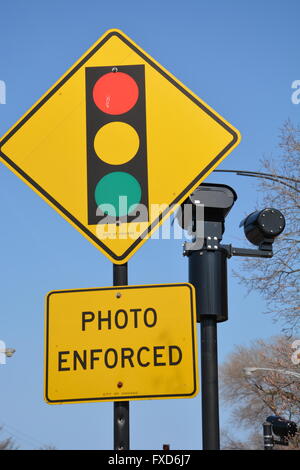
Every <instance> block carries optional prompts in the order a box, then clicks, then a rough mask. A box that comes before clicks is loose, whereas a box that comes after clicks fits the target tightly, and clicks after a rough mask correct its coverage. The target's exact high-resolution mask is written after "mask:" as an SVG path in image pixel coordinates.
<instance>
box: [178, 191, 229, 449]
mask: <svg viewBox="0 0 300 470" xmlns="http://www.w3.org/2000/svg"><path fill="white" fill-rule="evenodd" d="M236 199H237V196H236V193H235V192H234V190H233V189H232V188H230V187H229V186H226V185H208V184H202V185H201V186H200V187H199V188H197V189H196V191H194V193H193V194H192V195H191V196H190V197H189V198H188V199H187V200H186V201H185V202H184V204H183V205H182V211H181V213H180V217H177V218H178V221H179V224H180V225H181V226H182V227H183V228H185V229H187V230H190V231H191V232H192V233H193V234H194V239H193V242H192V243H186V244H185V245H184V255H185V256H188V260H189V282H190V283H191V284H193V285H194V287H195V289H196V307H197V308H196V309H197V322H199V323H200V329H201V390H202V441H203V450H218V449H220V429H219V395H218V393H219V392H218V346H217V323H218V322H223V321H226V320H227V319H228V307H227V257H228V252H227V250H226V249H225V248H224V247H222V246H221V245H220V242H221V240H222V236H223V232H224V221H225V217H226V215H227V214H228V212H229V211H230V209H231V207H232V206H233V204H234V201H235V200H236ZM191 204H193V210H192V211H189V213H188V214H187V212H188V211H187V210H186V209H187V207H188V206H186V205H189V206H191ZM201 207H202V210H201ZM197 208H199V209H200V210H197ZM203 209H204V214H203ZM203 215H204V217H203ZM203 219H204V220H203ZM197 224H198V226H197ZM199 227H200V229H199Z"/></svg>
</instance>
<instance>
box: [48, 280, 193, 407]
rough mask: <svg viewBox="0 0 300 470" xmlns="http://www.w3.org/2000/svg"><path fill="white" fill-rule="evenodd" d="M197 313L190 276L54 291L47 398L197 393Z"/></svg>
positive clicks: (50, 302)
mask: <svg viewBox="0 0 300 470" xmlns="http://www.w3.org/2000/svg"><path fill="white" fill-rule="evenodd" d="M170 305H171V306H172V308H170ZM195 315H196V314H195V293H194V287H193V286H192V285H191V284H160V285H148V286H126V287H125V286H123V287H108V288H95V289H80V290H69V291H54V292H50V294H48V296H47V301H46V341H45V399H46V401H47V402H48V403H50V404H56V403H73V402H92V401H122V400H141V399H155V398H156V399H163V398H166V399H169V398H191V397H193V396H195V395H196V394H197V392H198V366H197V336H196V316H195Z"/></svg>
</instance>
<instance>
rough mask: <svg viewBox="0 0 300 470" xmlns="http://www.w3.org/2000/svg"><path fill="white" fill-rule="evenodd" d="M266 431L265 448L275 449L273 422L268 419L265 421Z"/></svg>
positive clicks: (264, 429)
mask: <svg viewBox="0 0 300 470" xmlns="http://www.w3.org/2000/svg"><path fill="white" fill-rule="evenodd" d="M263 432H264V450H273V447H274V441H273V433H272V424H271V423H268V422H267V421H266V422H264V423H263Z"/></svg>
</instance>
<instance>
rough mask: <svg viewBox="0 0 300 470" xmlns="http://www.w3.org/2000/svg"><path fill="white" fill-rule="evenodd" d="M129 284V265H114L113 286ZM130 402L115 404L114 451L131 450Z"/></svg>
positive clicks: (117, 402)
mask: <svg viewBox="0 0 300 470" xmlns="http://www.w3.org/2000/svg"><path fill="white" fill-rule="evenodd" d="M127 284H128V269H127V263H125V264H114V265H113V285H114V286H126V285H127ZM129 447H130V434H129V401H115V402H114V450H129Z"/></svg>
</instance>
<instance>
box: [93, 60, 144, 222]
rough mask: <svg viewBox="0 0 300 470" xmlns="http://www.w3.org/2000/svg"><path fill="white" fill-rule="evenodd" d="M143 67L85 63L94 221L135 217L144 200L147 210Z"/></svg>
mask: <svg viewBox="0 0 300 470" xmlns="http://www.w3.org/2000/svg"><path fill="white" fill-rule="evenodd" d="M144 69H145V67H144V66H143V65H128V66H105V67H87V68H86V125H87V178H88V182H87V191H88V224H89V225H93V224H98V223H116V221H119V222H123V221H127V222H131V221H132V220H133V219H134V218H135V217H136V216H137V212H138V208H139V205H141V204H142V205H143V206H144V207H146V208H147V209H148V182H147V181H148V175H147V140H146V103H145V70H144ZM147 214H148V210H147V211H142V212H141V215H142V217H143V216H144V217H145V215H146V217H147ZM140 221H142V222H145V221H147V219H145V218H144V219H143V220H141V218H140Z"/></svg>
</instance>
